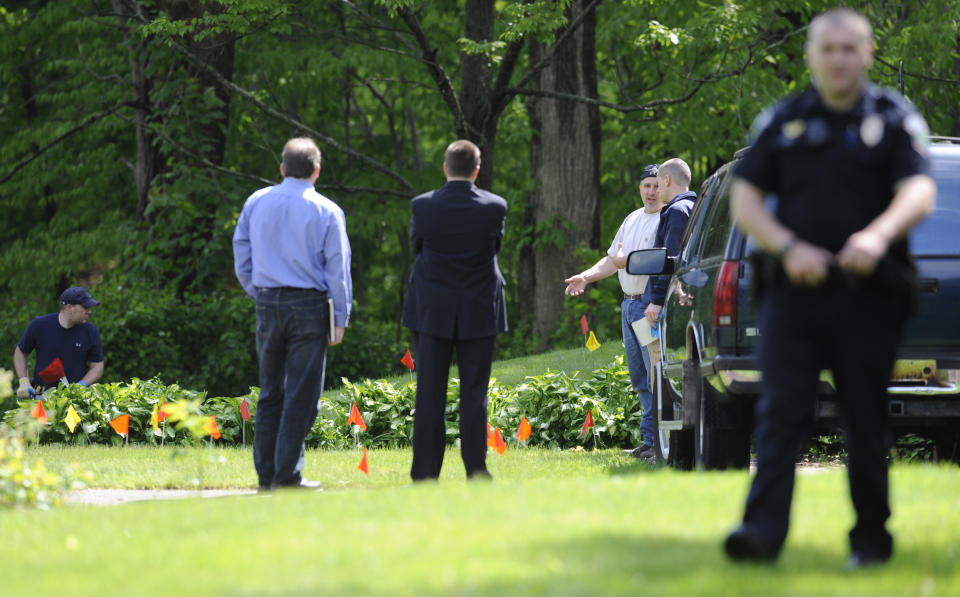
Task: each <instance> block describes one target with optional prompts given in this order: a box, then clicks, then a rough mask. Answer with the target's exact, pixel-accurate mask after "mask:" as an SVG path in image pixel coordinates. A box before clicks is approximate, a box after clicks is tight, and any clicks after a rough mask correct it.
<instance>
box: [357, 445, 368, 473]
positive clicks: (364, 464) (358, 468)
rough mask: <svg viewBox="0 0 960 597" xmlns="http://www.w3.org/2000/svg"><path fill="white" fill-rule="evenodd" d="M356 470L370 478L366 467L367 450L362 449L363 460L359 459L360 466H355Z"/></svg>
mask: <svg viewBox="0 0 960 597" xmlns="http://www.w3.org/2000/svg"><path fill="white" fill-rule="evenodd" d="M357 470H359V471H363V474H365V475H367V476H368V477H369V476H370V468H369V467H368V466H367V448H366V447H364V448H363V458H361V459H360V464H358V465H357Z"/></svg>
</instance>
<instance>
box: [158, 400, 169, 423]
mask: <svg viewBox="0 0 960 597" xmlns="http://www.w3.org/2000/svg"><path fill="white" fill-rule="evenodd" d="M166 405H167V401H166V400H161V401H160V408H159V409H157V422H158V423H162V422H163V420H164V419H166V418H167V417H169V416H170V413H168V412H167V411H165V410H164V409H163V407H164V406H166Z"/></svg>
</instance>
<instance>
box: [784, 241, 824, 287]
mask: <svg viewBox="0 0 960 597" xmlns="http://www.w3.org/2000/svg"><path fill="white" fill-rule="evenodd" d="M832 262H833V253H831V252H830V251H828V250H826V249H824V248H821V247H818V246H816V245H811V244H810V243H806V242H803V241H797V242H796V244H794V245H793V246H792V247H790V250H789V251H787V253H786V254H785V255H784V256H783V270H784V271H785V272H786V273H787V277H788V278H790V282H792V283H793V284H795V285H797V286H819V285H820V284H822V283H823V281H824V279H826V277H827V270H828V268H829V267H830V264H831V263H832Z"/></svg>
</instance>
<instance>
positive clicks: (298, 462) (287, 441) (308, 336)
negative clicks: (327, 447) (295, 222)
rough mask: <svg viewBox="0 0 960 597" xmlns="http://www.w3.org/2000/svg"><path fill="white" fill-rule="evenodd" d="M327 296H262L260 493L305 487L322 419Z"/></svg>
mask: <svg viewBox="0 0 960 597" xmlns="http://www.w3.org/2000/svg"><path fill="white" fill-rule="evenodd" d="M327 309H328V307H327V295H326V293H323V292H319V291H317V290H309V289H299V288H261V289H258V294H257V359H258V361H259V365H260V400H259V401H258V402H257V416H256V420H255V421H254V433H255V435H254V440H253V463H254V466H255V467H256V469H257V478H258V480H259V482H260V487H264V488H266V487H278V486H285V485H299V484H300V482H301V481H302V479H303V477H302V476H301V471H302V470H303V462H304V449H305V443H304V442H305V440H306V439H307V434H308V433H309V432H310V428H311V427H313V422H314V421H315V420H316V418H317V400H318V399H319V398H320V393H321V392H322V391H323V376H324V370H325V368H326V356H327V326H328V323H327V320H328V318H329V315H328V311H327Z"/></svg>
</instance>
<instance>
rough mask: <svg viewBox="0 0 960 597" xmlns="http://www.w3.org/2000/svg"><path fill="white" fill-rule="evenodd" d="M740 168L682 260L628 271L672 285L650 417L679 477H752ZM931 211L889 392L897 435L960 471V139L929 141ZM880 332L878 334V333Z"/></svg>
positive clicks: (830, 415) (724, 173) (826, 396)
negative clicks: (729, 473) (684, 473)
mask: <svg viewBox="0 0 960 597" xmlns="http://www.w3.org/2000/svg"><path fill="white" fill-rule="evenodd" d="M741 154H742V151H741V152H738V153H737V154H736V155H734V160H733V162H731V163H729V164H727V165H725V166H723V167H722V168H720V169H719V170H718V171H717V172H716V173H715V174H713V175H712V176H711V177H710V178H708V179H707V180H706V181H705V182H704V183H703V186H702V188H701V192H700V199H699V200H698V202H697V205H696V207H695V208H694V211H693V213H692V214H691V216H690V220H689V222H688V224H687V227H686V230H685V232H684V240H683V244H682V248H681V252H680V255H679V256H678V257H677V258H676V259H675V260H672V259H667V258H666V253H665V250H664V249H647V250H645V251H635V252H633V253H631V254H630V257H629V261H628V265H627V270H628V271H629V272H630V273H637V274H660V275H667V274H669V275H671V284H670V290H669V293H668V294H667V299H666V304H665V305H664V310H663V311H664V313H663V315H662V317H663V319H662V324H661V325H662V331H661V332H662V333H661V334H660V343H661V349H662V353H663V356H662V359H661V361H660V362H659V363H655V364H654V365H653V369H654V373H653V376H654V397H655V399H656V412H655V416H654V420H655V425H656V430H657V433H658V448H657V449H658V451H659V456H660V458H661V460H664V461H666V462H668V463H669V464H670V465H671V466H675V467H677V468H692V467H694V466H699V467H703V468H708V469H713V468H728V467H735V468H736V467H746V466H747V465H748V463H749V457H750V434H751V428H752V414H753V403H754V400H755V398H756V396H757V393H758V392H759V381H760V371H759V367H758V365H757V362H756V358H755V356H756V355H755V353H754V351H755V347H756V345H757V339H758V337H759V336H760V335H761V334H762V333H763V330H761V329H759V327H758V325H757V312H756V309H755V305H754V304H753V301H752V298H751V289H750V286H751V285H750V278H751V263H750V260H749V259H748V256H749V255H750V253H751V252H752V250H753V246H752V243H751V241H750V239H748V238H747V237H746V236H745V235H744V234H743V233H741V232H740V231H739V230H738V229H737V228H736V227H735V226H733V225H732V222H731V218H730V210H729V206H728V198H729V194H728V193H729V188H730V180H731V178H732V176H731V173H732V171H733V164H734V163H735V162H736V160H737V159H738V158H739V157H740V155H741ZM930 154H931V161H932V166H933V177H934V178H935V179H936V181H937V187H938V193H937V208H936V211H935V212H934V213H933V214H932V215H931V216H930V217H929V218H927V219H926V220H925V221H924V222H922V223H921V224H920V225H919V226H918V227H917V228H916V229H915V230H914V232H913V233H912V234H911V239H910V244H911V252H912V254H913V256H914V260H915V261H916V264H917V269H918V272H919V277H920V285H921V291H922V298H921V307H920V312H919V314H918V315H916V316H915V317H914V318H913V319H912V321H911V322H910V325H909V328H908V332H907V337H906V339H905V341H904V342H903V344H902V346H901V348H900V353H899V356H898V361H897V365H896V367H895V370H894V374H893V378H892V379H891V380H890V384H889V387H888V394H887V401H888V408H889V412H890V415H891V417H890V419H891V423H892V425H893V427H894V429H895V430H896V431H897V432H899V433H917V434H920V435H922V436H925V437H928V438H930V439H933V440H934V442H935V443H934V445H935V447H936V448H935V451H936V455H937V457H938V458H940V459H943V460H953V461H955V462H958V461H960V310H958V306H960V139H950V138H934V139H933V140H932V143H931V146H930ZM877 325H883V322H879V321H878V322H877ZM841 399H842V397H840V396H838V395H837V394H836V392H835V389H834V385H833V380H832V376H831V374H830V371H823V372H822V373H821V376H820V387H819V390H818V400H817V407H816V415H815V425H816V426H817V431H819V432H821V433H829V432H831V431H833V430H834V429H836V428H837V426H838V423H839V421H838V407H837V405H838V401H839V400H841Z"/></svg>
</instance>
